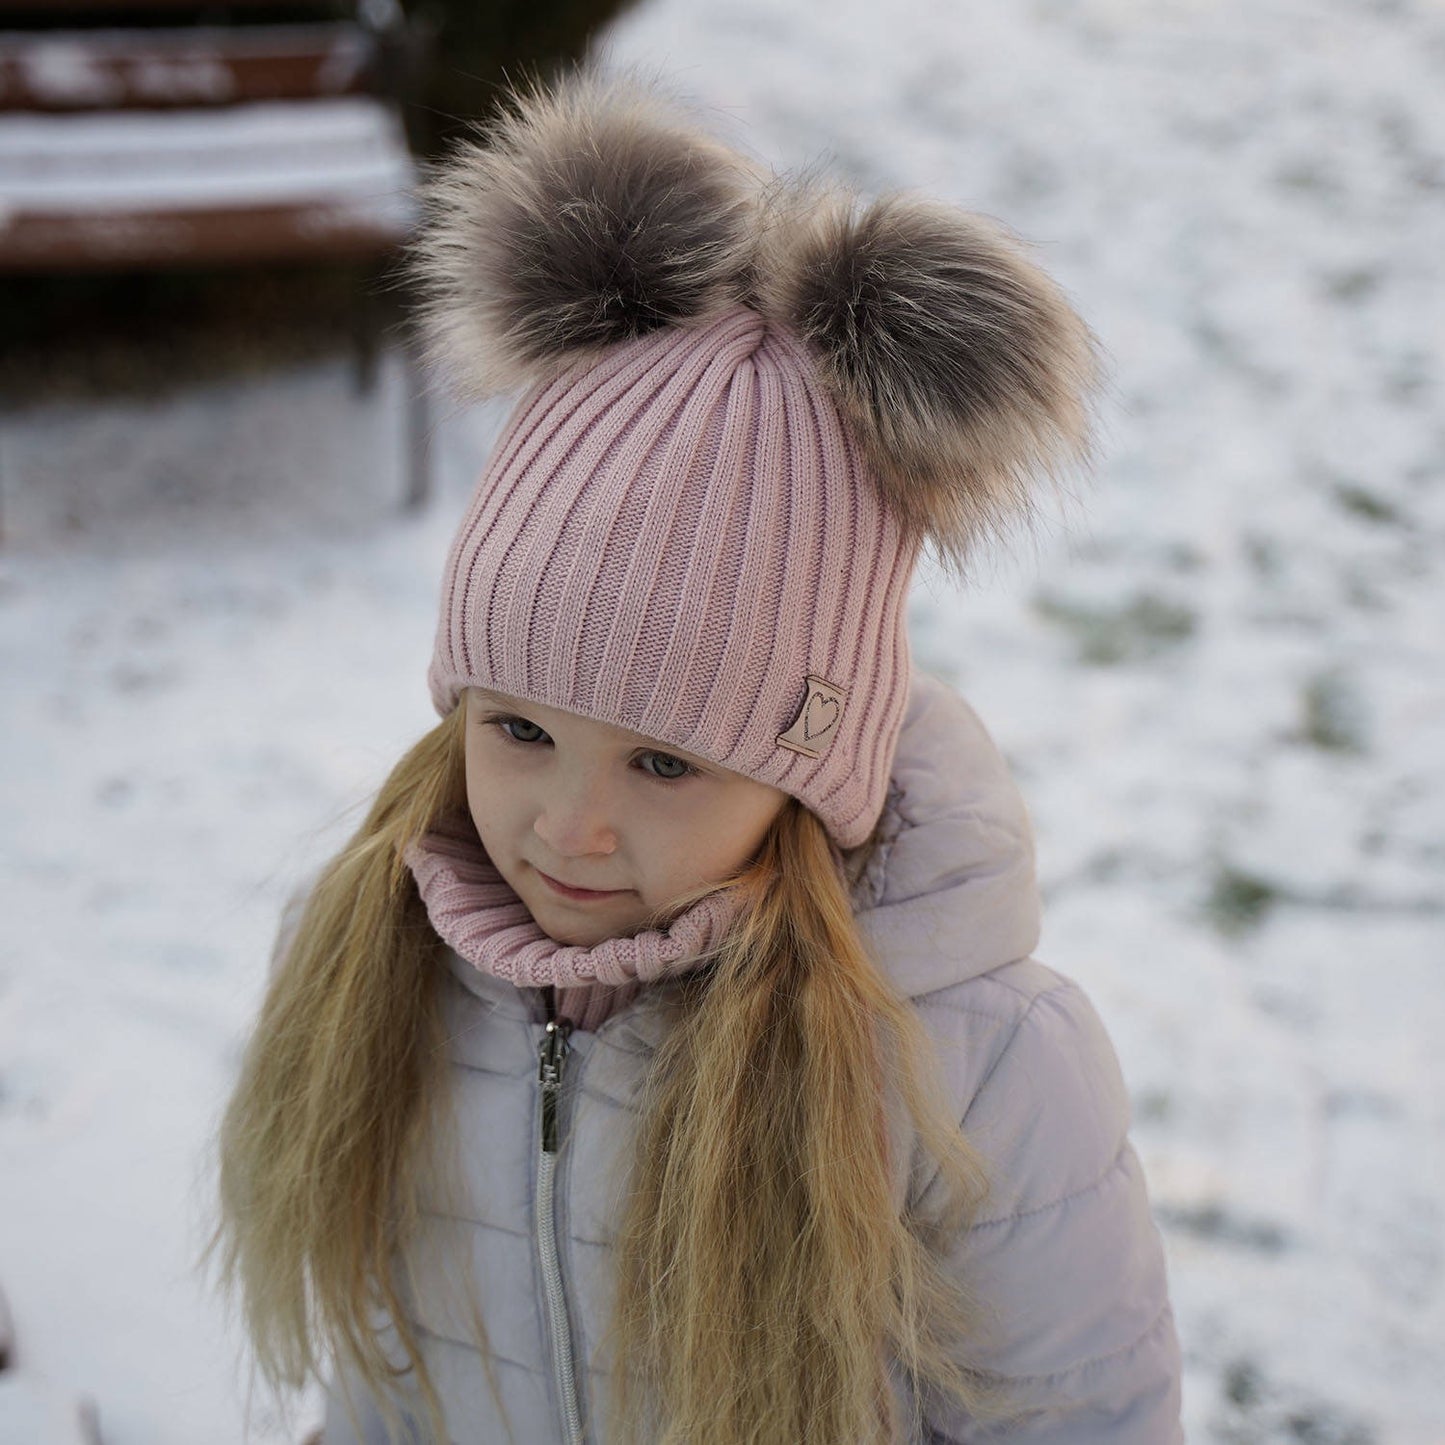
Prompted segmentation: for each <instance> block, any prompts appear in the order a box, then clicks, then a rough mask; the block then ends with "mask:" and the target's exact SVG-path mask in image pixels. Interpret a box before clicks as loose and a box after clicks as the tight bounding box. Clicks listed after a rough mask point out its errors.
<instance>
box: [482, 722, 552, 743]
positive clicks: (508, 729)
mask: <svg viewBox="0 0 1445 1445" xmlns="http://www.w3.org/2000/svg"><path fill="white" fill-rule="evenodd" d="M491 721H492V722H494V723H496V725H497V726H498V727H499V728H501V729H502V731H503V732H504V733H506V735H507V736H508V737H509V738H511V740H512V741H513V742H514V743H535V742H540V741H541V739H542V738H544V737H546V736H547V734H546V733H544V732H543V731H542V729H541V728H539V727H538V726H537V724H536V723H534V722H528V721H527V719H526V718H524V717H498V718H492V719H491ZM514 727H519V728H531V729H532V731H533V732H535V733H536V735H537V736H536V737H520V738H519V737H518V736H517V735H516V733H514V732H512V731H511V729H512V728H514Z"/></svg>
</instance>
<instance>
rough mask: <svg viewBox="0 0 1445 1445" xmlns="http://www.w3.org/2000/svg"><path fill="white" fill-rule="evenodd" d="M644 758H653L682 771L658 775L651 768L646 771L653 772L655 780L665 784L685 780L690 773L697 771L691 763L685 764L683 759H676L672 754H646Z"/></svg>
mask: <svg viewBox="0 0 1445 1445" xmlns="http://www.w3.org/2000/svg"><path fill="white" fill-rule="evenodd" d="M643 757H647V758H652V759H654V760H655V761H656V762H659V763H662V764H663V765H664V766H676V767H678V768H680V769H681V771H680V772H676V773H658V772H653V771H652V769H651V768H648V769H647V770H646V771H648V772H651V773H652V776H653V777H654V778H659V779H661V780H662V781H663V782H664V783H675V782H676V781H677V780H678V779H679V778H685V777H686V776H687V775H688V774H689V773H693V772H696V771H697V769H696V768H694V767H693V765H692V764H691V763H687V762H684V761H683V760H682V759H681V758H675V757H673V756H672V754H671V753H644V754H643Z"/></svg>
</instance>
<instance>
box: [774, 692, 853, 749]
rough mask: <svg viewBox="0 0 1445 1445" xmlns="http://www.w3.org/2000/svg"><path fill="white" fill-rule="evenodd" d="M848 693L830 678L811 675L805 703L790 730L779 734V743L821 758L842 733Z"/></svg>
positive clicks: (804, 699) (805, 693) (805, 694)
mask: <svg viewBox="0 0 1445 1445" xmlns="http://www.w3.org/2000/svg"><path fill="white" fill-rule="evenodd" d="M844 696H845V694H844V692H843V689H842V688H841V687H835V686H834V685H833V684H832V683H831V682H829V681H828V680H827V679H826V678H822V677H813V676H811V675H810V676H808V677H806V678H804V680H803V705H802V707H800V708H799V709H798V715H797V717H795V718H794V719H793V725H792V727H790V728H789V729H788V730H787V732H785V733H779V734H778V745H779V746H780V747H785V748H790V749H791V750H792V751H793V752H795V753H802V754H803V755H804V756H805V757H809V758H821V757H822V756H823V752H824V750H825V749H826V748H827V747H828V745H829V744H830V743H831V742H832V741H833V739H834V738H835V737H836V736H837V735H838V724H839V722H840V721H841V720H842V717H843V700H844Z"/></svg>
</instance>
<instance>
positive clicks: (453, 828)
mask: <svg viewBox="0 0 1445 1445" xmlns="http://www.w3.org/2000/svg"><path fill="white" fill-rule="evenodd" d="M404 856H405V860H406V864H407V866H408V867H409V868H410V869H411V871H412V876H413V877H414V878H415V879H416V883H417V889H418V891H419V892H420V894H421V898H422V902H423V903H424V904H425V905H426V910H427V916H428V917H429V918H430V919H431V923H432V927H433V928H435V929H436V931H437V933H438V934H439V935H440V936H441V938H442V939H443V941H444V942H446V943H447V944H448V945H449V946H450V947H451V948H453V949H455V950H456V952H457V953H458V954H460V955H461V957H463V958H464V959H466V960H467V962H468V963H470V964H472V966H473V967H475V968H478V969H480V970H481V971H482V972H483V973H489V974H492V975H493V976H495V977H497V978H502V979H506V980H507V982H508V983H512V984H515V985H516V986H517V987H518V988H544V987H546V986H548V985H551V986H553V987H555V988H556V990H557V1012H558V1016H559V1017H560V1018H564V1019H567V1020H569V1021H570V1022H571V1023H572V1024H574V1025H575V1026H576V1027H577V1028H582V1029H595V1028H596V1027H597V1026H598V1025H599V1024H600V1023H602V1022H603V1020H605V1019H606V1018H608V1017H609V1016H610V1015H611V1014H613V1013H615V1012H616V1011H617V1010H618V1009H620V1008H621V1007H623V1005H625V1004H626V1003H628V1002H629V1001H630V1000H631V999H632V998H633V997H634V996H635V995H636V994H637V992H638V991H639V989H640V988H641V986H642V985H643V984H644V983H649V982H651V981H653V980H655V979H660V978H665V977H668V976H670V975H673V974H679V973H683V972H686V971H687V970H688V969H690V968H694V967H696V966H697V965H698V964H699V963H700V962H701V961H702V958H703V957H704V956H706V955H707V954H708V953H709V952H710V951H711V950H712V949H713V948H714V947H715V946H716V944H717V943H718V942H719V941H720V940H721V938H722V937H723V935H724V934H725V932H726V931H727V928H728V927H729V925H730V924H731V923H732V922H733V920H734V919H735V918H736V917H737V915H738V912H739V911H740V909H741V905H742V897H741V893H740V890H738V889H737V888H725V889H722V890H720V891H719V892H717V893H711V894H709V895H708V896H707V897H706V898H704V899H702V900H701V901H700V902H698V903H695V904H694V905H693V906H692V907H691V908H689V909H688V910H687V911H686V912H684V913H681V914H679V915H678V917H677V918H675V919H673V921H672V922H671V923H670V924H669V925H668V926H667V927H666V928H665V929H648V930H645V931H644V932H641V933H637V934H634V935H632V936H631V937H626V938H609V939H606V940H604V941H603V942H601V943H598V944H596V945H594V946H593V947H591V948H584V947H580V946H577V945H574V944H563V943H558V942H557V941H556V940H555V939H553V938H550V937H549V936H548V935H547V934H545V933H543V932H542V930H541V928H540V927H539V926H538V925H537V922H536V920H535V919H533V917H532V915H531V913H530V912H529V911H528V909H527V905H526V904H525V903H523V902H522V900H521V899H520V898H519V897H518V896H517V894H516V892H515V891H514V890H513V889H512V887H511V885H510V884H509V883H508V882H507V880H506V879H505V878H503V877H502V875H501V873H499V872H498V871H497V868H496V866H495V865H494V864H493V863H492V860H491V859H490V858H489V857H488V856H487V852H486V849H485V848H483V847H482V842H481V839H480V838H478V837H477V831H476V828H475V826H474V825H473V823H472V820H471V818H470V817H469V816H467V815H466V814H465V813H456V814H450V815H447V816H445V817H443V818H441V819H438V821H437V822H436V824H435V825H434V826H433V828H432V831H431V832H429V833H428V834H426V836H425V837H423V838H422V839H421V840H420V841H419V842H417V843H413V844H412V845H411V847H409V848H408V849H407V850H406V853H405V855H404Z"/></svg>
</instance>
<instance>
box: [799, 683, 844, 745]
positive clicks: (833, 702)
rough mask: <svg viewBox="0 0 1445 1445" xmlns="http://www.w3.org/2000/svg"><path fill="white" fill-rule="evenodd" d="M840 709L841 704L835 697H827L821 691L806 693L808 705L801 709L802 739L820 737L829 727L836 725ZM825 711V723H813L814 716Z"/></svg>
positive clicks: (819, 715) (841, 709) (807, 739)
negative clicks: (826, 718) (826, 717)
mask: <svg viewBox="0 0 1445 1445" xmlns="http://www.w3.org/2000/svg"><path fill="white" fill-rule="evenodd" d="M815 704H816V706H815ZM842 711H843V708H842V704H840V703H839V701H838V699H837V698H836V697H828V696H826V695H825V694H823V693H821V692H810V693H809V694H808V706H807V707H806V708H805V709H804V711H803V737H804V739H805V740H806V741H808V742H812V740H813V739H814V738H820V737H822V736H823V734H824V733H825V732H827V731H828V729H829V728H831V727H836V726H837V724H838V718H839V715H840V714H841V713H842ZM825 712H826V713H827V714H828V721H827V722H825V723H815V716H817V717H821V716H822V714H823V713H825Z"/></svg>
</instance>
